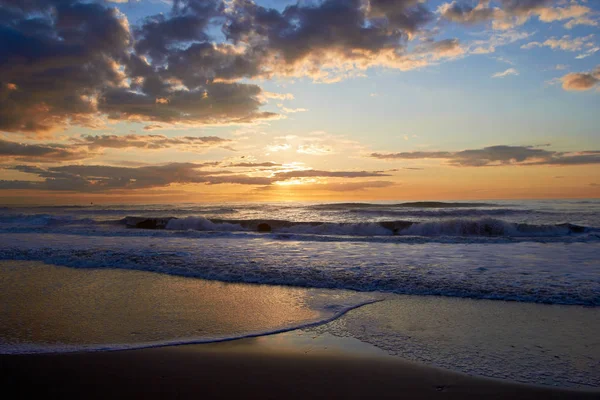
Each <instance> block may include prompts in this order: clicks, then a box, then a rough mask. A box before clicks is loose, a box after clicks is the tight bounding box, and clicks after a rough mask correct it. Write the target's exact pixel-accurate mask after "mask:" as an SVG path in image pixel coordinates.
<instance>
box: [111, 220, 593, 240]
mask: <svg viewBox="0 0 600 400" xmlns="http://www.w3.org/2000/svg"><path fill="white" fill-rule="evenodd" d="M122 222H123V223H125V225H126V226H128V227H130V228H141V229H167V230H196V231H216V232H236V231H255V232H273V233H291V234H314V235H348V236H391V235H399V236H486V237H490V236H506V237H556V236H569V235H577V234H585V233H592V232H597V231H598V229H595V228H590V227H585V226H580V225H575V224H570V223H563V224H556V225H536V224H526V223H514V222H507V221H503V220H500V219H494V218H482V219H447V220H438V221H431V222H414V221H404V220H397V221H381V222H358V223H331V222H320V221H316V222H294V221H286V220H266V219H265V220H263V219H257V220H223V219H207V218H204V217H186V218H173V217H165V218H144V217H127V218H125V220H124V221H122Z"/></svg>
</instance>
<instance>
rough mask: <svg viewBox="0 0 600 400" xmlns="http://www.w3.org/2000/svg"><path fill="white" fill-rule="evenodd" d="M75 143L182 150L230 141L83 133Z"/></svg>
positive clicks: (210, 137)
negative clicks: (176, 148)
mask: <svg viewBox="0 0 600 400" xmlns="http://www.w3.org/2000/svg"><path fill="white" fill-rule="evenodd" d="M73 142H74V143H76V144H77V145H85V146H88V147H90V148H92V149H95V148H113V149H124V148H130V147H136V148H141V149H151V150H157V149H166V148H170V147H181V148H182V149H184V150H194V149H198V148H200V149H202V148H207V147H216V146H224V145H227V144H229V143H231V141H230V140H228V139H223V138H220V137H217V136H176V137H167V136H164V135H136V134H131V135H124V136H119V135H84V136H82V137H81V138H78V139H73Z"/></svg>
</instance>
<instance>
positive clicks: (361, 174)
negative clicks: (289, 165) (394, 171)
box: [275, 169, 390, 181]
mask: <svg viewBox="0 0 600 400" xmlns="http://www.w3.org/2000/svg"><path fill="white" fill-rule="evenodd" d="M375 176H390V175H389V174H385V173H383V172H375V171H372V172H370V171H321V170H314V169H310V170H301V171H287V172H277V173H276V174H275V177H276V179H277V180H279V181H281V180H286V179H292V178H313V177H319V178H324V177H330V178H365V177H375Z"/></svg>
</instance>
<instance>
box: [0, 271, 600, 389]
mask: <svg viewBox="0 0 600 400" xmlns="http://www.w3.org/2000/svg"><path fill="white" fill-rule="evenodd" d="M0 266H2V267H3V272H4V274H3V288H4V290H3V291H1V292H0V298H1V299H2V303H3V304H5V307H4V308H3V313H4V314H2V321H3V324H2V326H1V327H0V328H1V329H0V331H2V332H1V333H2V335H1V338H2V340H1V341H0V343H1V344H2V346H6V348H11V347H14V348H15V349H16V350H18V347H19V346H20V345H24V346H25V347H24V348H22V349H25V351H24V352H25V353H26V352H27V350H26V347H27V345H28V343H29V344H32V343H36V342H38V343H47V344H48V345H49V346H51V347H52V346H55V349H54V350H55V351H56V350H59V351H60V349H61V347H62V346H63V344H65V346H67V347H66V348H67V349H68V346H69V343H71V344H72V345H73V346H75V347H74V348H71V349H70V350H71V352H55V353H48V352H46V353H41V354H40V353H38V354H23V353H24V352H21V353H20V354H19V353H13V354H9V353H5V354H4V355H0V373H1V375H2V378H1V379H0V383H2V384H4V385H5V386H7V387H9V388H11V389H14V390H18V391H20V392H23V393H27V394H43V395H44V396H46V397H47V394H48V393H50V394H52V393H55V394H56V397H60V398H65V397H67V398H68V397H72V398H80V397H90V395H89V394H86V393H85V391H86V390H88V391H90V390H92V391H94V393H96V392H97V394H94V395H95V396H97V397H98V398H105V397H107V396H113V397H114V393H113V392H109V390H114V392H115V393H116V392H119V393H121V392H122V393H135V394H144V396H145V397H149V398H159V397H157V396H154V395H152V394H150V392H148V390H150V391H153V390H155V389H156V388H158V389H156V390H159V391H162V392H165V391H169V390H171V391H173V390H178V391H181V393H183V394H184V395H185V396H184V397H194V396H197V395H198V393H200V394H202V393H203V392H202V391H201V388H199V387H198V382H199V381H203V379H205V376H210V377H211V378H210V379H212V380H215V381H216V382H218V383H220V386H221V389H219V385H218V384H217V383H214V385H213V383H211V385H213V386H214V387H213V386H211V387H212V389H211V390H212V391H209V392H210V393H213V395H214V396H216V394H217V393H218V392H219V390H220V391H222V390H230V389H229V388H227V389H223V388H222V387H223V386H226V385H228V384H233V386H234V388H231V392H228V393H229V394H231V395H233V394H234V393H233V390H234V389H235V388H238V387H239V388H242V389H240V390H245V391H248V390H258V393H259V394H260V397H269V394H272V393H271V391H272V389H273V388H272V387H270V386H269V385H270V383H272V382H271V380H274V379H275V380H278V381H280V382H281V384H280V386H278V387H277V388H276V391H277V393H278V394H279V396H274V397H280V396H283V394H285V396H286V397H292V398H294V397H293V394H288V393H286V392H285V390H288V389H289V387H294V386H296V385H301V386H303V387H304V386H312V385H313V384H311V381H315V382H321V381H322V380H323V379H324V378H323V376H326V377H330V378H331V380H330V382H329V383H326V382H321V383H320V385H321V386H322V387H323V389H322V390H330V392H327V393H329V394H328V395H327V396H326V397H331V396H334V395H338V394H339V393H345V394H344V397H353V396H355V397H366V396H369V395H370V394H369V393H371V394H372V393H377V397H382V396H385V395H387V394H389V393H391V392H394V391H399V390H400V391H406V390H409V391H410V392H411V394H410V396H409V398H427V397H419V396H425V395H431V393H432V392H431V388H435V393H436V395H437V394H438V392H440V393H444V395H445V396H448V393H450V392H452V393H454V394H452V393H451V395H452V396H455V397H454V398H469V396H470V393H471V392H472V391H475V393H478V394H477V396H473V397H472V398H482V397H484V398H515V396H514V393H517V394H519V396H521V395H522V396H524V397H516V398H536V397H535V396H538V395H539V396H542V395H543V396H545V395H550V394H552V396H555V395H556V396H562V397H553V398H592V397H594V398H600V383H599V382H600V381H598V377H597V375H596V372H595V371H597V366H598V365H599V364H598V362H599V360H600V358H599V357H600V353H599V351H600V347H598V344H597V340H596V332H597V329H596V327H597V324H596V322H595V321H598V319H597V316H598V315H599V314H598V312H600V310H588V309H585V308H582V307H573V306H561V305H537V304H526V303H515V302H503V301H489V300H471V299H457V298H445V297H422V296H402V295H395V296H386V297H385V299H380V301H373V300H374V299H373V297H372V296H367V297H364V296H366V295H362V294H360V293H358V294H357V293H354V292H345V291H328V290H318V289H298V288H296V289H294V288H288V287H276V286H264V285H261V286H253V285H245V284H230V283H216V282H211V281H202V280H190V279H186V278H181V277H170V276H163V275H160V274H152V273H143V272H139V271H122V270H100V269H95V270H78V269H70V268H66V267H60V266H52V265H44V264H41V263H35V262H18V261H14V262H8V263H6V262H5V263H0ZM132 294H134V295H133V296H132ZM357 296H358V297H357ZM381 300H383V301H381ZM365 302H366V303H369V304H368V305H365V304H364V303H365ZM325 316H328V318H326V319H325V320H323V318H324V317H325ZM302 321H303V322H304V323H302V324H300V326H298V325H297V326H296V327H290V324H292V323H293V324H296V323H299V322H302ZM508 321H510V323H507V322H508ZM265 327H270V328H271V329H273V331H271V332H269V333H265V332H264V331H263V332H262V333H260V334H252V333H251V332H253V331H254V332H256V329H263V328H265ZM240 333H245V334H244V335H242V336H241V338H240V336H237V338H231V337H230V338H223V339H221V340H218V339H217V340H214V339H212V338H211V339H209V338H210V337H211V336H213V337H214V335H228V334H234V335H235V334H240ZM191 335H196V336H199V337H201V336H205V337H206V338H207V340H208V341H209V342H204V343H202V341H195V342H187V341H185V340H184V341H176V342H168V341H167V342H166V343H165V342H163V343H162V344H160V345H158V346H152V347H144V348H139V347H137V346H139V344H140V343H142V342H143V340H142V339H143V338H146V339H149V340H152V339H153V338H154V340H156V339H159V338H168V337H181V338H185V337H191ZM85 343H95V344H93V345H90V347H93V349H90V348H88V349H85V348H83V349H82V347H79V346H81V345H83V346H84V347H85V346H86V345H85ZM110 343H124V344H127V345H125V346H133V347H130V348H127V347H125V348H121V349H112V348H110V346H111V345H110ZM76 347H79V349H81V350H83V351H80V350H78V349H77V348H76ZM207 358H208V359H210V361H207ZM184 365H187V367H184ZM240 365H241V367H240ZM325 366H327V368H326V367H325ZM260 371H263V372H262V375H261V372H260ZM265 371H267V372H265ZM257 374H258V376H257ZM165 377H166V378H165ZM250 377H253V378H250ZM489 377H493V378H489ZM165 379H166V381H165ZM348 380H351V381H354V380H356V381H357V382H363V385H364V387H362V386H361V387H356V385H354V383H352V385H350V389H348V388H347V387H346V386H345V385H346V384H347V381H348ZM161 382H162V383H161ZM211 382H212V381H211ZM457 382H458V383H457ZM180 384H181V385H183V386H185V387H184V388H179V387H178V385H180ZM102 385H108V386H109V387H108V388H105V387H104V386H102ZM147 385H149V387H150V389H148V388H147V387H146V386H147ZM328 385H330V386H332V388H331V389H329V388H328ZM353 385H354V386H353ZM74 386H75V387H74ZM379 386H382V388H379ZM110 387H113V388H114V389H110ZM90 388H91V389H90ZM152 388H154V389H152ZM243 388H245V389H243ZM286 388H287V389H286ZM198 390H200V392H198ZM307 390H308V389H307ZM311 390H312V389H311ZM315 390H316V389H315ZM390 391H391V392H390ZM413 392H414V394H413ZM165 393H166V392H165ZM178 393H179V392H178ZM194 393H195V395H194ZM358 393H360V394H361V395H360V396H359V395H358ZM498 393H499V395H498V396H499V397H494V396H495V395H496V394H498ZM510 393H513V394H510ZM540 393H541V394H540ZM317 394H318V392H315V391H313V392H311V393H305V395H306V396H301V395H300V394H298V395H297V396H298V398H302V397H308V396H309V395H310V396H311V397H315V396H316V395H317ZM509 394H510V395H509ZM534 394H536V395H535V396H534ZM567 394H568V395H567ZM153 396H154V397H153ZM340 396H341V395H340ZM452 396H451V398H452ZM527 396H529V397H527ZM573 396H576V397H573ZM579 396H583V397H579ZM590 396H592V397H590ZM124 397H126V396H125V395H124ZM165 397H172V396H166V395H165ZM246 397H247V396H246Z"/></svg>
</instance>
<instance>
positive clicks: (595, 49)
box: [575, 47, 600, 60]
mask: <svg viewBox="0 0 600 400" xmlns="http://www.w3.org/2000/svg"><path fill="white" fill-rule="evenodd" d="M598 51H600V47H592V48H591V49H587V50H586V51H585V52H584V53H581V54H579V55H578V56H577V57H575V58H576V59H578V60H581V59H584V58H588V57H589V56H591V55H593V54H594V53H596V52H598Z"/></svg>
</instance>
